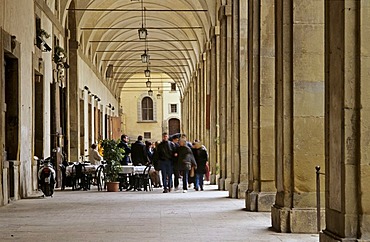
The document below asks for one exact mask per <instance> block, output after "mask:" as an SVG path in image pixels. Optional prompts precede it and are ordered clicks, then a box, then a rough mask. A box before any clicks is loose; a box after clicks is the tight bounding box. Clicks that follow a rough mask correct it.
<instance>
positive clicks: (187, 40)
mask: <svg viewBox="0 0 370 242" xmlns="http://www.w3.org/2000/svg"><path fill="white" fill-rule="evenodd" d="M196 41H198V40H196V39H161V40H160V39H158V40H147V42H148V43H155V42H159V43H160V42H196ZM89 42H91V43H143V41H142V40H89Z"/></svg>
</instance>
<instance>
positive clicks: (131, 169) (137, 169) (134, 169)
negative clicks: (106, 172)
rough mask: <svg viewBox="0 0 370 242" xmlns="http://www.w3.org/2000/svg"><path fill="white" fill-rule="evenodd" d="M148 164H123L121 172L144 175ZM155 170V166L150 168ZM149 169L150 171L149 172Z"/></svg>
mask: <svg viewBox="0 0 370 242" xmlns="http://www.w3.org/2000/svg"><path fill="white" fill-rule="evenodd" d="M146 167H147V166H129V165H127V166H121V171H120V172H119V174H126V175H142V174H143V173H144V170H145V168H146ZM151 170H154V167H153V166H151V167H150V170H149V171H151ZM149 171H148V172H149Z"/></svg>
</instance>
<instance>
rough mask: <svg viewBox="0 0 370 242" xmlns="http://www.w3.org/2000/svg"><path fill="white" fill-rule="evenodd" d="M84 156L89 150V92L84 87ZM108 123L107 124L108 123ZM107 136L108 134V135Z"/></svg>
mask: <svg viewBox="0 0 370 242" xmlns="http://www.w3.org/2000/svg"><path fill="white" fill-rule="evenodd" d="M83 98H84V119H83V122H84V129H85V130H84V134H85V136H84V154H83V155H84V156H85V155H88V154H89V153H88V150H89V93H88V91H87V90H85V89H84V96H83ZM108 125H109V124H108ZM107 138H109V135H108V137H107Z"/></svg>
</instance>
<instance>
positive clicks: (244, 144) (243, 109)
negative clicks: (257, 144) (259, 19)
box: [238, 1, 249, 198]
mask: <svg viewBox="0 0 370 242" xmlns="http://www.w3.org/2000/svg"><path fill="white" fill-rule="evenodd" d="M239 46H240V48H239V79H240V84H239V88H240V97H239V98H240V99H239V100H240V107H239V110H240V121H239V125H240V147H239V149H240V183H239V188H238V193H239V194H238V197H239V198H245V192H246V191H247V189H248V146H249V139H248V130H249V129H248V120H249V118H248V106H249V104H248V103H249V100H248V58H249V56H248V48H247V47H248V1H239Z"/></svg>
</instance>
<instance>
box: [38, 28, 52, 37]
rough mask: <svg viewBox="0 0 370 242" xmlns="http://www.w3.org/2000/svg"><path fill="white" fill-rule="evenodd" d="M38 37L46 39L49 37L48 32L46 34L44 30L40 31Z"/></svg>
mask: <svg viewBox="0 0 370 242" xmlns="http://www.w3.org/2000/svg"><path fill="white" fill-rule="evenodd" d="M39 36H41V37H45V39H48V38H49V37H50V34H49V33H48V32H46V30H45V29H40V31H39Z"/></svg>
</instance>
